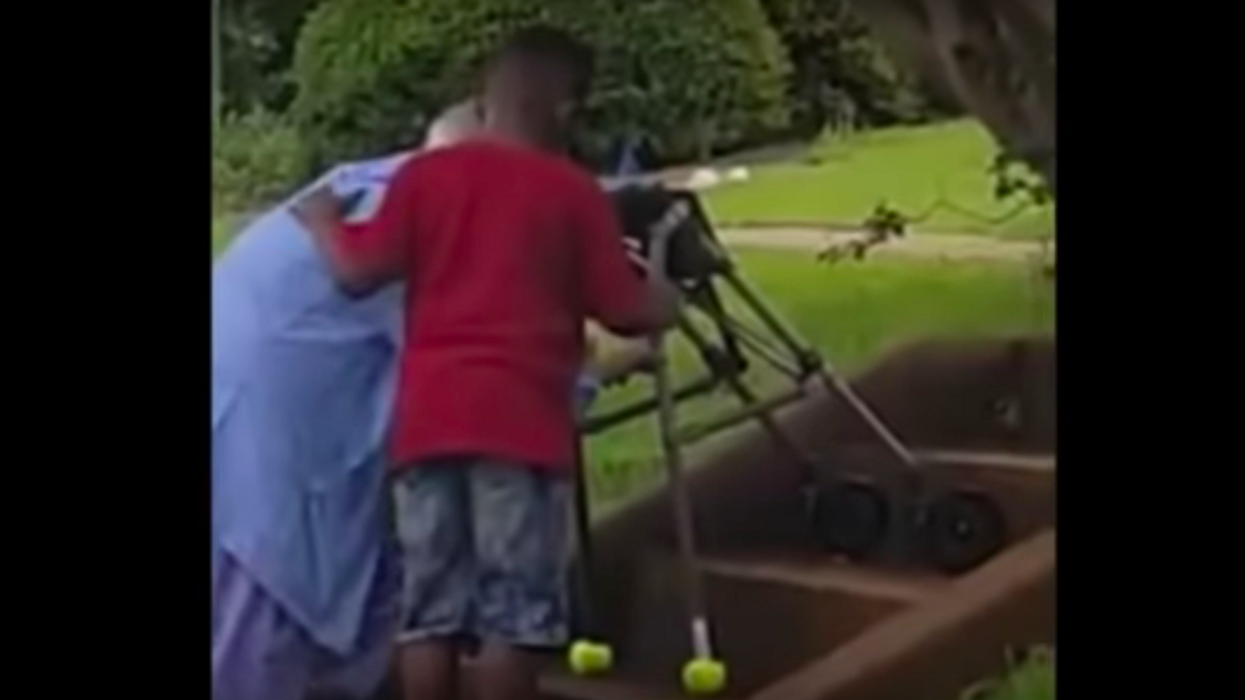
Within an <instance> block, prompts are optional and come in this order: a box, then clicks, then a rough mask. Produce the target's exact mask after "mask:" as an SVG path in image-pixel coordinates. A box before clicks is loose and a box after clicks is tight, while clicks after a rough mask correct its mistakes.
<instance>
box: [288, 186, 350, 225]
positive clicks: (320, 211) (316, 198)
mask: <svg viewBox="0 0 1245 700" xmlns="http://www.w3.org/2000/svg"><path fill="white" fill-rule="evenodd" d="M341 208H342V203H341V201H340V200H339V199H338V198H337V196H336V195H334V194H333V191H332V190H331V189H329V188H328V187H321V188H320V189H317V190H313V191H312V192H311V193H310V194H308V195H307V196H306V197H303V198H302V199H301V200H299V201H298V202H297V203H296V204H295V205H294V207H293V213H294V217H295V218H296V219H298V221H299V223H301V224H302V225H303V226H306V227H307V228H309V229H311V230H312V231H320V230H323V229H325V228H332V227H333V226H336V225H337V224H338V223H340V222H341Z"/></svg>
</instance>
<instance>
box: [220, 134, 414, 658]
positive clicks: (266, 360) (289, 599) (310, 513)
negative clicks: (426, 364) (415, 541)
mask: <svg viewBox="0 0 1245 700" xmlns="http://www.w3.org/2000/svg"><path fill="white" fill-rule="evenodd" d="M409 156H410V154H409V153H403V154H398V155H395V156H390V157H387V158H382V159H378V160H374V161H368V162H362V163H355V164H349V165H343V166H339V167H338V168H336V169H334V170H333V171H331V172H330V173H329V174H327V175H326V176H324V177H323V178H321V179H320V180H319V181H317V182H316V183H315V184H314V185H312V187H316V186H320V185H323V184H325V183H328V184H329V185H330V186H331V187H332V188H333V189H334V191H335V192H336V193H337V194H338V195H339V196H345V195H351V194H355V195H361V196H362V198H361V199H360V200H358V202H357V204H356V206H355V207H354V210H353V211H352V212H351V213H350V214H349V215H348V218H349V219H352V220H363V219H366V218H367V217H369V216H371V215H373V214H374V213H375V209H376V206H377V205H378V204H379V201H380V199H381V197H382V195H383V192H384V187H385V182H386V180H387V179H388V177H389V176H390V175H391V174H392V173H393V172H394V171H395V170H396V169H397V167H398V166H399V165H400V164H401V163H402V162H403V161H404V160H405V159H406V158H408V157H409ZM310 189H311V188H310V187H309V188H308V190H310ZM306 191H307V190H304V192H306ZM301 194H303V193H300V194H299V195H295V197H291V198H290V200H288V201H287V202H285V203H283V204H282V205H280V206H278V207H276V208H274V209H273V210H271V211H269V212H268V213H266V214H264V215H263V216H261V217H260V218H258V219H257V220H255V221H254V222H252V223H251V224H250V225H249V226H247V227H246V229H245V230H243V231H242V232H241V233H240V234H239V235H238V237H237V239H236V240H235V241H234V242H233V243H232V245H230V247H229V248H228V249H227V250H226V251H225V253H224V254H223V255H222V256H221V257H220V258H219V260H218V261H217V262H216V263H215V265H214V266H213V269H212V539H213V541H212V565H213V581H216V580H217V572H218V567H219V566H220V564H221V562H222V559H221V556H222V554H227V555H228V556H229V557H230V559H231V563H236V564H238V565H240V566H241V567H242V568H244V569H245V571H246V573H247V574H248V575H249V576H250V577H252V578H253V579H254V580H255V582H256V583H257V584H258V585H260V586H261V587H262V588H263V589H264V590H265V592H266V593H267V594H268V595H270V596H271V597H272V598H273V599H275V600H276V601H277V602H278V603H279V604H280V605H281V607H282V608H283V609H284V611H285V612H286V613H287V614H288V615H289V616H290V617H291V618H293V620H294V621H295V622H296V623H298V625H299V626H300V627H302V628H303V629H304V630H305V631H306V632H307V633H308V634H309V635H310V636H311V637H312V639H313V640H314V641H315V642H316V643H318V644H319V645H322V646H323V647H325V648H327V649H330V650H334V651H337V652H339V653H343V654H344V653H348V651H349V649H350V648H351V645H352V644H353V643H354V642H355V640H356V638H357V637H358V635H359V630H360V626H361V624H362V620H363V618H364V615H365V607H366V605H367V600H368V593H369V590H370V587H371V584H372V582H373V579H374V574H375V572H376V570H377V566H378V565H379V562H380V557H381V555H382V548H383V547H384V546H386V535H387V533H388V508H389V500H388V499H389V493H388V491H387V489H385V488H384V478H385V459H384V443H385V434H386V431H387V425H388V421H389V417H390V411H391V404H392V401H393V394H394V389H395V385H396V380H397V376H396V375H397V362H396V358H397V353H398V349H399V346H400V340H401V336H402V310H403V304H402V294H403V289H402V288H401V287H400V286H396V285H395V286H394V287H392V288H389V289H386V290H384V291H383V292H381V293H380V294H377V295H375V296H372V297H370V298H368V299H365V300H361V301H356V300H352V299H350V298H348V297H346V296H344V295H342V294H341V293H340V292H339V291H338V289H337V287H336V285H335V284H334V281H333V280H332V279H331V277H330V275H329V272H328V269H327V267H326V266H325V263H324V262H323V261H322V260H321V258H320V255H319V254H318V252H317V251H316V250H315V248H314V245H313V243H312V241H311V239H310V236H309V235H308V234H307V232H306V231H305V230H303V228H302V227H301V226H300V225H299V224H298V223H297V222H296V221H295V219H294V218H293V217H292V216H291V214H290V205H291V204H292V203H293V202H294V201H296V199H297V198H298V197H299V196H300V195H301Z"/></svg>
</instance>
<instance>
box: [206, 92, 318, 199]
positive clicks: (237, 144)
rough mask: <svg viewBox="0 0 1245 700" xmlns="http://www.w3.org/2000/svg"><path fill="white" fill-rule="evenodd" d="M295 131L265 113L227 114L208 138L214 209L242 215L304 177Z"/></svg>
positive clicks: (303, 161) (305, 171)
mask: <svg viewBox="0 0 1245 700" xmlns="http://www.w3.org/2000/svg"><path fill="white" fill-rule="evenodd" d="M307 165H308V163H307V158H306V152H305V150H304V148H303V145H302V140H301V138H300V137H299V134H298V132H297V130H296V129H295V128H294V126H293V125H292V124H291V123H290V122H289V121H288V120H287V119H284V118H282V117H280V116H277V115H275V114H273V113H271V112H267V111H264V110H263V109H255V110H253V111H251V112H247V113H245V114H241V115H228V116H226V117H225V118H224V120H223V121H222V123H221V126H220V129H219V130H218V131H217V132H216V133H214V134H213V137H212V210H213V212H216V213H221V212H239V211H245V210H248V209H251V208H254V207H256V206H259V205H262V204H265V203H267V202H270V201H272V200H273V199H275V198H277V197H279V196H281V195H283V194H285V193H286V192H287V191H288V190H291V189H292V188H294V187H295V186H297V185H298V183H299V182H300V181H301V180H302V179H303V178H304V177H306V176H307V174H308V168H307Z"/></svg>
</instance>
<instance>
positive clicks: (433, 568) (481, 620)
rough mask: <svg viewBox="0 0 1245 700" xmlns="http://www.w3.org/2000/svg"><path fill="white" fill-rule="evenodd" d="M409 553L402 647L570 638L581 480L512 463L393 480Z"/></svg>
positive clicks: (474, 464) (435, 465) (483, 462)
mask: <svg viewBox="0 0 1245 700" xmlns="http://www.w3.org/2000/svg"><path fill="white" fill-rule="evenodd" d="M394 496H395V503H396V509H395V511H396V512H395V517H396V518H397V531H398V539H399V542H400V545H401V548H402V566H403V579H404V581H403V596H402V616H401V620H402V625H401V632H400V633H399V636H398V641H399V642H401V643H409V642H414V641H421V640H427V639H467V640H474V641H477V642H503V643H506V644H510V645H512V646H518V647H530V648H537V649H540V648H550V647H558V646H562V645H563V644H565V643H566V641H567V636H568V624H569V611H568V592H567V587H568V583H567V569H568V566H569V561H570V548H569V536H570V532H569V530H570V511H569V509H570V507H571V498H572V484H571V481H570V480H569V478H564V477H559V476H555V475H551V474H548V473H546V472H543V471H540V470H536V469H532V468H529V467H528V466H526V465H522V464H516V463H513V462H507V461H504V460H495V459H486V458H476V457H462V458H452V459H438V460H430V461H424V462H420V463H417V464H415V465H413V466H411V467H410V468H408V469H407V470H406V471H405V472H404V473H403V474H401V475H400V476H399V477H398V478H397V479H396V481H395V484H394Z"/></svg>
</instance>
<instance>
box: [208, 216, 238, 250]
mask: <svg viewBox="0 0 1245 700" xmlns="http://www.w3.org/2000/svg"><path fill="white" fill-rule="evenodd" d="M240 218H241V217H239V216H236V215H232V214H221V215H219V216H213V217H212V257H213V258H215V257H216V256H217V255H219V254H220V252H221V251H222V250H224V249H225V246H226V245H228V243H229V240H230V239H231V238H233V234H235V233H237V231H236V229H237V227H238V225H239V223H240Z"/></svg>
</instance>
